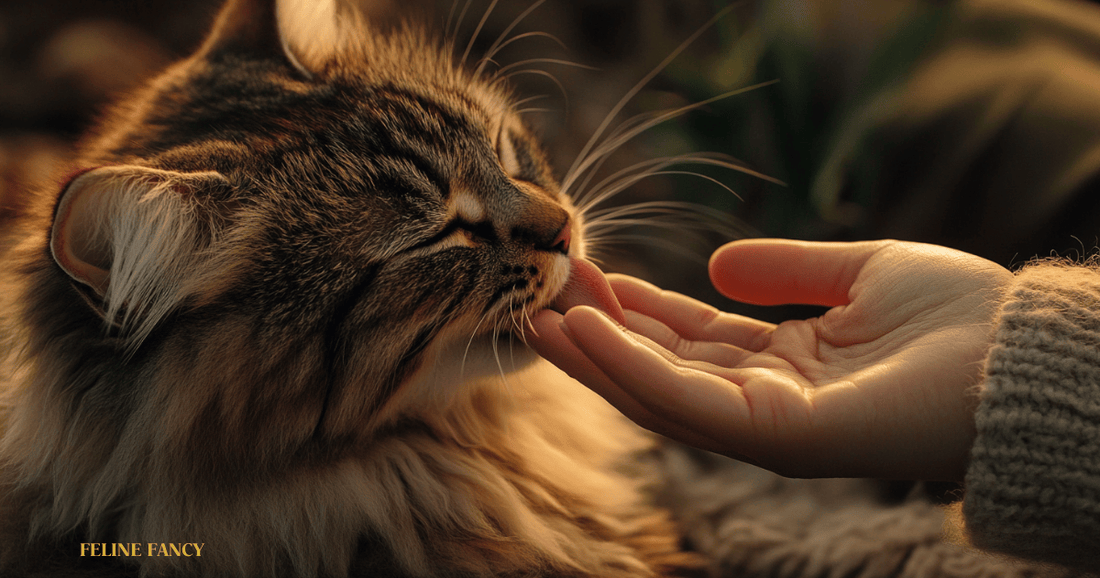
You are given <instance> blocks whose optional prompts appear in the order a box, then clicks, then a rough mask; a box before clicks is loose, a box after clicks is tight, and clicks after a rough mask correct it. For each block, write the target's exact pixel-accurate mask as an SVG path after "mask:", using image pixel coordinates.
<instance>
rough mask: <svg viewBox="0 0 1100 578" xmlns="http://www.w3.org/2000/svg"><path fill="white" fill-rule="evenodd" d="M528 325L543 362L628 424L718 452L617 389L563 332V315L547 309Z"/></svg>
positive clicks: (706, 441)
mask: <svg viewBox="0 0 1100 578" xmlns="http://www.w3.org/2000/svg"><path fill="white" fill-rule="evenodd" d="M531 325H532V327H533V328H534V331H533V332H531V333H528V335H527V343H528V345H530V346H531V347H532V348H533V349H535V351H537V352H538V353H539V355H541V356H542V357H543V358H544V359H546V360H547V361H549V362H551V363H553V364H554V365H556V366H557V367H558V368H560V369H561V370H562V371H565V372H566V373H567V374H569V376H570V377H572V378H573V379H576V380H577V381H579V382H581V383H582V384H583V385H585V386H587V387H588V388H589V389H591V390H592V391H594V392H595V393H596V394H597V395H599V396H600V397H602V398H604V399H605V400H607V402H608V403H610V404H611V405H613V406H614V407H615V408H616V409H618V410H619V411H620V412H621V413H622V414H623V415H625V416H626V417H627V418H629V419H630V420H631V421H633V422H635V423H637V424H638V425H640V426H642V427H644V428H646V429H648V430H650V431H653V432H655V433H658V434H661V435H664V436H667V437H670V438H672V439H676V440H679V441H681V442H683V443H686V444H689V445H692V446H695V447H698V448H702V449H706V450H710V451H718V450H719V448H718V446H717V445H716V444H715V442H714V441H713V440H711V439H709V438H706V437H704V436H700V435H698V434H697V433H695V432H694V431H691V430H690V429H689V428H685V427H682V426H680V425H678V424H676V423H673V422H671V421H669V420H667V419H665V418H663V417H661V416H660V415H659V414H655V413H653V412H651V411H649V410H648V409H646V408H645V407H644V406H642V404H641V403H639V402H638V401H637V400H635V399H634V398H633V397H631V396H630V395H629V394H627V393H626V392H625V391H623V390H622V389H621V388H619V387H618V386H617V385H616V384H615V382H614V381H612V380H611V379H610V378H609V377H608V376H607V375H606V374H604V373H603V371H601V370H600V369H599V368H598V367H597V366H596V365H595V364H593V363H592V361H591V360H590V359H588V357H587V356H586V355H585V354H584V353H583V352H582V351H581V350H580V349H578V348H577V345H576V344H575V343H574V342H573V341H572V340H571V339H570V337H569V335H567V334H566V333H565V332H564V331H563V326H562V316H561V315H560V314H559V313H557V312H554V311H550V310H546V311H543V312H540V313H539V314H538V315H536V316H535V317H534V318H533V319H532V320H531ZM620 336H621V332H620ZM612 337H616V336H614V335H613V336H612ZM623 363H626V364H629V363H630V360H629V359H624V360H623Z"/></svg>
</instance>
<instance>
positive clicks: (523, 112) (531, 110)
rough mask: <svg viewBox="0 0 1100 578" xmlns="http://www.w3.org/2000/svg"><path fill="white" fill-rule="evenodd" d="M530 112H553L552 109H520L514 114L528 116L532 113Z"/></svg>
mask: <svg viewBox="0 0 1100 578" xmlns="http://www.w3.org/2000/svg"><path fill="white" fill-rule="evenodd" d="M532 112H553V109H551V108H521V109H519V110H517V111H515V113H516V114H517V115H518V114H529V113H532Z"/></svg>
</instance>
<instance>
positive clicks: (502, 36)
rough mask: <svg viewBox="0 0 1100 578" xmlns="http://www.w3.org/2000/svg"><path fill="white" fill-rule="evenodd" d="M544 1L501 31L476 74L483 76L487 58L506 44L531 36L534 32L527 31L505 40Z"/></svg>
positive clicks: (544, 0) (523, 13)
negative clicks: (482, 72)
mask: <svg viewBox="0 0 1100 578" xmlns="http://www.w3.org/2000/svg"><path fill="white" fill-rule="evenodd" d="M544 2H546V0H538V1H537V2H535V3H534V4H532V5H530V6H528V7H527V9H526V10H524V11H523V12H521V13H520V15H519V16H517V17H516V19H515V20H513V21H512V23H511V24H509V25H508V27H507V28H505V29H504V32H501V33H500V36H497V39H496V40H495V41H493V44H492V45H490V46H489V50H487V51H486V52H485V58H482V59H481V63H479V64H478V67H477V70H476V71H475V74H476V75H477V76H481V71H482V69H483V68H484V66H485V61H486V60H490V59H492V58H493V57H494V56H496V54H497V52H499V51H500V50H501V49H502V48H504V47H505V46H508V45H509V44H511V43H512V42H515V41H516V40H518V39H520V38H524V37H526V36H529V35H531V34H532V33H530V32H529V33H526V34H520V35H519V36H517V37H514V38H511V39H509V40H505V38H508V35H509V34H511V33H512V31H513V30H515V29H516V26H519V24H520V22H523V21H524V20H525V19H526V18H527V17H528V16H529V15H530V14H531V13H532V12H534V11H535V10H536V9H537V8H538V7H539V6H542V4H543V3H544ZM543 34H544V35H546V36H549V37H550V38H553V39H554V40H557V38H555V37H554V36H553V35H551V34H546V33H543ZM559 43H560V41H559Z"/></svg>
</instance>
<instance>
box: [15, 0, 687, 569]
mask: <svg viewBox="0 0 1100 578" xmlns="http://www.w3.org/2000/svg"><path fill="white" fill-rule="evenodd" d="M461 60H462V59H460V58H458V57H457V56H456V55H455V54H454V53H453V51H451V50H448V49H447V47H446V43H444V42H440V41H437V40H435V39H434V37H433V36H432V35H431V33H429V32H428V31H427V30H426V29H425V28H423V27H419V26H416V25H411V24H399V25H396V26H393V27H390V28H388V29H386V30H385V31H383V27H381V26H376V25H375V23H373V22H372V21H371V19H370V17H369V16H368V15H366V13H365V12H361V11H359V10H358V9H357V8H356V7H355V6H353V5H346V4H343V3H340V2H337V1H336V0H317V1H315V2H309V1H307V0H230V1H229V3H228V4H226V6H225V7H224V8H223V9H222V11H221V13H220V15H219V16H218V18H217V20H216V23H215V25H214V28H213V30H212V32H211V33H210V35H209V37H208V38H207V39H206V41H205V42H204V43H203V45H202V46H201V47H200V48H199V50H198V51H197V52H196V53H195V54H194V55H193V56H191V57H189V58H187V59H185V60H183V61H181V62H179V63H177V64H175V65H173V66H171V67H170V68H168V69H167V70H166V71H165V72H163V73H162V74H160V75H159V76H157V77H156V78H155V79H153V80H152V81H150V82H149V83H147V84H146V85H145V86H144V88H142V89H140V90H138V91H137V92H135V93H134V95H133V96H131V97H130V98H128V99H126V100H123V101H122V102H121V103H120V104H118V105H117V106H115V107H114V108H113V109H111V110H110V111H109V112H108V113H107V114H106V115H105V117H104V119H103V120H102V122H101V123H100V124H99V125H98V128H96V129H94V130H93V131H92V132H91V134H90V136H89V137H87V138H86V140H85V141H84V143H83V144H82V146H81V147H80V152H79V154H78V156H77V161H76V164H75V167H74V171H73V172H72V173H71V175H70V176H69V177H68V178H67V179H66V180H65V181H64V182H63V183H62V184H61V186H59V187H58V188H57V189H55V190H45V191H41V192H40V193H37V194H35V195H34V196H31V197H29V199H28V200H27V201H26V203H24V204H23V205H21V206H20V207H19V210H18V211H17V213H18V214H16V215H14V216H12V217H10V218H9V220H8V222H6V223H5V224H4V230H3V232H2V233H0V234H2V235H3V236H2V237H0V253H2V254H3V259H4V262H5V263H6V265H5V268H4V271H3V272H0V285H2V287H3V289H2V291H0V332H2V333H0V356H2V357H0V395H2V396H3V397H2V398H0V574H2V575H4V576H8V575H66V574H70V575H85V574H81V572H85V573H86V575H97V576H98V575H106V573H110V572H114V573H116V574H118V575H138V574H140V575H142V576H220V577H232V576H242V577H243V576H333V577H342V576H349V575H352V576H600V577H608V578H613V577H616V576H658V575H666V574H673V573H677V572H690V571H691V570H692V569H693V568H695V567H697V566H698V561H697V560H696V559H695V558H694V557H693V556H692V555H691V554H690V553H685V552H682V551H681V547H680V544H679V540H678V532H677V530H676V528H675V525H674V523H673V521H672V520H671V519H670V517H669V516H668V514H667V513H665V512H664V511H662V510H660V509H659V508H657V507H654V506H653V505H651V504H650V503H649V500H648V499H647V497H646V493H645V488H644V485H645V483H646V475H645V467H644V464H642V463H641V462H639V461H637V460H636V459H635V458H636V456H638V455H640V454H641V453H643V452H645V451H647V450H648V449H649V448H651V447H652V446H653V444H654V443H656V442H655V440H654V439H653V438H652V437H651V436H650V435H648V434H646V433H645V432H643V431H642V430H641V429H639V428H637V427H636V426H633V425H632V424H629V423H628V422H626V420H625V419H624V418H622V417H621V416H620V415H618V414H617V412H615V411H614V410H612V409H611V408H610V406H608V405H607V404H606V403H605V402H604V401H603V400H602V399H600V398H598V397H597V396H595V395H594V394H593V393H591V392H589V391H588V390H587V389H585V388H584V387H582V386H581V385H579V384H578V383H576V382H575V381H573V380H572V379H570V378H568V377H567V376H566V375H565V374H563V373H562V372H560V371H559V370H557V369H556V368H554V367H553V366H551V365H549V364H548V363H546V362H545V361H543V360H541V359H540V358H538V357H537V356H536V355H534V354H533V353H532V352H531V351H530V350H529V349H527V348H526V347H524V346H523V345H522V339H523V336H524V332H525V331H528V330H529V327H528V324H527V321H528V319H529V317H530V316H531V315H533V314H534V313H535V312H537V311H538V310H540V309H542V308H545V307H556V308H562V309H564V308H567V307H569V306H571V305H572V304H575V303H588V304H593V305H597V306H599V307H601V308H602V309H604V310H605V311H607V312H608V313H609V314H612V315H621V311H619V310H618V309H617V304H616V303H615V302H614V298H613V297H612V296H611V294H610V290H609V289H608V288H607V287H606V282H605V281H603V279H602V275H601V274H599V272H598V270H597V269H596V268H595V267H594V266H593V265H591V264H590V263H589V261H587V259H586V243H587V240H586V238H585V235H584V230H585V223H584V216H583V214H582V212H581V211H579V210H578V209H576V208H575V207H574V206H573V204H572V202H571V201H570V199H569V198H568V197H567V196H566V195H564V194H562V192H561V190H560V189H561V185H560V184H559V183H558V182H557V181H556V180H555V177H554V175H553V174H552V171H551V169H550V168H549V167H550V165H549V162H548V161H547V159H546V156H545V153H544V152H543V151H542V148H541V147H540V144H539V143H538V141H537V139H536V138H535V136H534V134H533V133H532V131H531V130H530V129H529V128H527V126H526V125H525V123H524V122H523V121H522V120H521V119H520V117H519V115H518V114H517V112H516V110H515V109H516V101H517V99H516V98H515V97H514V96H513V95H512V94H511V92H510V91H509V89H508V87H507V85H506V82H505V81H504V79H501V78H498V77H495V76H493V75H492V74H490V73H487V72H485V71H483V70H482V67H477V69H476V70H471V68H473V67H472V66H465V65H464V63H463V62H462V61H461ZM24 205H25V206H24ZM166 544H171V545H173V546H175V547H177V548H179V549H178V551H177V553H175V554H172V553H171V551H170V550H167V549H164V548H163V547H162V545H166ZM119 545H122V546H123V549H124V550H125V552H124V554H122V555H118V554H119V550H118V546H119ZM127 545H131V547H130V549H127V548H126V546H127ZM134 545H136V546H134ZM180 545H183V546H184V547H181V546H180ZM188 545H190V549H188V548H187V547H186V546H188ZM200 545H201V546H200ZM135 550H136V551H135ZM97 552H98V554H97ZM108 552H109V553H110V554H111V555H104V554H107V553H108ZM188 552H190V553H191V555H187V553H188Z"/></svg>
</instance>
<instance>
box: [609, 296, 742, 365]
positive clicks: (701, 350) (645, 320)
mask: <svg viewBox="0 0 1100 578" xmlns="http://www.w3.org/2000/svg"><path fill="white" fill-rule="evenodd" d="M625 312H626V327H627V329H629V330H630V331H631V332H633V333H636V334H638V335H640V336H643V337H646V338H648V339H650V340H651V341H653V342H654V343H655V344H656V345H657V346H659V347H661V348H663V349H666V350H668V351H669V352H671V353H673V354H675V355H676V356H677V357H679V358H680V359H684V360H690V361H702V362H705V363H708V364H712V365H715V366H719V367H736V366H737V365H738V364H740V363H741V362H742V361H744V360H745V359H746V358H748V357H749V356H751V355H753V354H754V353H755V352H753V351H749V350H747V349H743V348H740V347H737V346H734V345H730V344H728V343H723V342H720V341H717V342H716V341H693V340H691V339H686V338H684V337H682V336H681V335H680V334H679V333H677V332H676V331H673V330H672V328H670V327H669V326H667V325H665V324H664V323H661V322H660V321H658V320H656V319H653V318H652V317H648V316H646V315H642V314H641V313H638V312H636V311H633V310H630V309H626V310H625Z"/></svg>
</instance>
